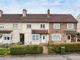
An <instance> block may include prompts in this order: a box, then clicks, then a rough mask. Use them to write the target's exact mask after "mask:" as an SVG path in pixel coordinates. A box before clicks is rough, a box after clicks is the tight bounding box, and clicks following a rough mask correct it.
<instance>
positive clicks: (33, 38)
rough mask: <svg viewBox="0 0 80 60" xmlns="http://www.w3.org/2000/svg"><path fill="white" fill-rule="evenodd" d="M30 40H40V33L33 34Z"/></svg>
mask: <svg viewBox="0 0 80 60" xmlns="http://www.w3.org/2000/svg"><path fill="white" fill-rule="evenodd" d="M32 40H40V35H39V34H33V35H32Z"/></svg>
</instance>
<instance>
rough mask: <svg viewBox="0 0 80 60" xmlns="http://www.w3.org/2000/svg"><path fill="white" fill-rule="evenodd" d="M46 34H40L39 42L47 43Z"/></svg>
mask: <svg viewBox="0 0 80 60" xmlns="http://www.w3.org/2000/svg"><path fill="white" fill-rule="evenodd" d="M47 41H48V40H47V35H41V43H47Z"/></svg>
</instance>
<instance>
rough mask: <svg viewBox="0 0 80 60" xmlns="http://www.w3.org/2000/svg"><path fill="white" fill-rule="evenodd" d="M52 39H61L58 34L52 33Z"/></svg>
mask: <svg viewBox="0 0 80 60" xmlns="http://www.w3.org/2000/svg"><path fill="white" fill-rule="evenodd" d="M52 40H53V41H59V40H61V37H60V34H53V35H52Z"/></svg>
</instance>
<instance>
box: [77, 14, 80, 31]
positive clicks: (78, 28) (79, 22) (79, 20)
mask: <svg viewBox="0 0 80 60" xmlns="http://www.w3.org/2000/svg"><path fill="white" fill-rule="evenodd" d="M76 19H77V20H78V23H77V25H78V26H77V32H80V14H79V15H78V17H77V18H76Z"/></svg>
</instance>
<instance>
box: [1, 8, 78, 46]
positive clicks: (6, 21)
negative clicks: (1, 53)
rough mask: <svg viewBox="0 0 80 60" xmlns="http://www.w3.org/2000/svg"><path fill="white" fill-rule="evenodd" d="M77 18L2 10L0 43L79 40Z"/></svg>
mask: <svg viewBox="0 0 80 60" xmlns="http://www.w3.org/2000/svg"><path fill="white" fill-rule="evenodd" d="M76 32H77V20H76V19H75V18H74V17H73V16H72V15H71V14H51V13H50V10H49V9H48V10H47V14H27V10H26V9H23V14H3V11H2V10H0V43H1V44H4V43H8V44H11V43H18V42H22V43H23V44H25V45H28V44H48V42H49V41H51V42H53V43H57V42H59V43H62V42H66V43H70V42H77V40H76V35H75V34H76Z"/></svg>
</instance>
